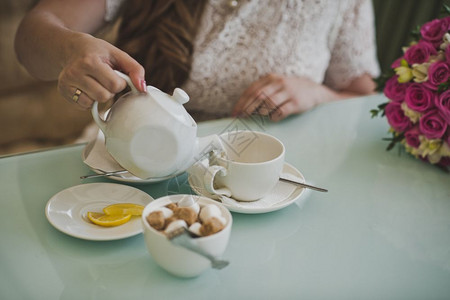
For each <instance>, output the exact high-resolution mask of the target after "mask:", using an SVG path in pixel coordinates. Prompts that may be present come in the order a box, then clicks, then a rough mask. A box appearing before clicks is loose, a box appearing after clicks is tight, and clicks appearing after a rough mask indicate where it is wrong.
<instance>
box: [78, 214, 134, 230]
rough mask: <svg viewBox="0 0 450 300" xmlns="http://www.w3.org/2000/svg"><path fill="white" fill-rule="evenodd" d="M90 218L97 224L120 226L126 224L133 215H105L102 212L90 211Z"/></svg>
mask: <svg viewBox="0 0 450 300" xmlns="http://www.w3.org/2000/svg"><path fill="white" fill-rule="evenodd" d="M87 217H88V219H89V220H90V221H91V222H92V223H94V224H97V225H100V226H105V227H112V226H118V225H122V224H125V223H126V222H128V221H130V219H131V215H130V214H128V215H105V214H102V213H97V212H91V211H90V212H88V213H87Z"/></svg>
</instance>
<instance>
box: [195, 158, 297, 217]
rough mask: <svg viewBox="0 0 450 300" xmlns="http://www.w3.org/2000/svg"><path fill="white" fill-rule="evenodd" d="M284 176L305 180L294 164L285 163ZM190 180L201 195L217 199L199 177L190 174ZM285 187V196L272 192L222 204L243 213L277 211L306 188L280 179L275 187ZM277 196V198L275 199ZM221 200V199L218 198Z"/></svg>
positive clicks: (294, 199) (292, 201) (276, 189)
mask: <svg viewBox="0 0 450 300" xmlns="http://www.w3.org/2000/svg"><path fill="white" fill-rule="evenodd" d="M282 175H283V177H286V178H288V179H291V180H296V181H299V182H304V181H305V178H304V177H303V175H302V173H300V171H299V170H297V169H296V168H295V167H294V166H292V165H290V164H288V163H285V164H284V166H283V171H282ZM188 182H189V185H190V186H191V188H192V190H193V191H194V192H195V193H196V194H197V195H200V196H205V197H208V198H211V199H215V200H217V199H218V197H217V195H213V194H210V193H209V192H208V191H206V190H205V189H204V188H202V185H201V184H200V183H199V182H198V179H197V178H196V177H195V176H191V175H189V176H188ZM281 189H283V190H284V191H285V192H286V191H287V193H285V194H284V196H281V197H280V198H281V199H280V198H278V196H280V195H277V194H276V193H273V192H272V193H271V194H269V195H268V196H266V197H264V198H262V199H260V200H257V201H251V202H242V201H239V203H238V204H237V205H233V204H229V203H223V202H222V204H223V205H224V206H225V207H226V208H228V209H229V210H230V211H233V212H237V213H243V214H260V213H267V212H271V211H276V210H279V209H282V208H284V207H286V206H288V205H290V204H292V203H294V201H296V200H297V199H299V198H300V196H302V195H303V193H304V191H305V189H304V188H302V187H299V186H294V185H292V184H290V183H286V182H281V181H279V182H278V183H277V185H276V186H275V188H274V191H278V190H281ZM275 198H277V199H275ZM231 199H232V197H231ZM218 201H219V200H218Z"/></svg>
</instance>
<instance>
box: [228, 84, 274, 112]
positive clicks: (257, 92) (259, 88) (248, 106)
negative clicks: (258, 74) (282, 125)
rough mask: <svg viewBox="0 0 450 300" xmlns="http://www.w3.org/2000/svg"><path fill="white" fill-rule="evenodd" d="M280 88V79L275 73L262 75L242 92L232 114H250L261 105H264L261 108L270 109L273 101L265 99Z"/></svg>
mask: <svg viewBox="0 0 450 300" xmlns="http://www.w3.org/2000/svg"><path fill="white" fill-rule="evenodd" d="M281 88H282V86H281V84H280V81H279V80H278V78H277V77H276V76H275V75H268V76H265V77H262V78H261V79H259V80H257V81H255V82H254V83H253V84H252V85H250V86H249V87H248V89H247V90H246V91H244V93H242V95H241V97H240V98H239V100H238V102H237V103H236V105H235V107H234V109H233V112H232V114H233V115H234V116H237V115H251V114H252V113H254V112H255V111H256V110H258V109H261V106H266V107H265V108H263V110H267V109H270V107H271V106H273V103H271V102H270V101H267V100H269V99H270V97H271V96H272V95H274V94H275V93H276V92H278V91H279V90H280V89H281Z"/></svg>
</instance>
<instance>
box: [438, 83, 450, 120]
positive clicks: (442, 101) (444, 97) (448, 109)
mask: <svg viewBox="0 0 450 300" xmlns="http://www.w3.org/2000/svg"><path fill="white" fill-rule="evenodd" d="M435 105H436V107H437V109H438V110H439V112H440V113H441V116H442V117H443V118H444V120H445V121H446V122H447V124H448V125H450V90H446V91H445V92H443V93H442V94H441V95H440V96H439V97H436V99H435Z"/></svg>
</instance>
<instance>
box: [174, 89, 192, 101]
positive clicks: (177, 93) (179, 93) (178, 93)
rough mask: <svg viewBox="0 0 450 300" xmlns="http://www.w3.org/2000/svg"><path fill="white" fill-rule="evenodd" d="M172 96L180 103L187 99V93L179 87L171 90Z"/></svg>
mask: <svg viewBox="0 0 450 300" xmlns="http://www.w3.org/2000/svg"><path fill="white" fill-rule="evenodd" d="M172 98H173V99H175V101H177V102H178V103H180V104H185V103H186V102H188V101H189V95H188V94H187V93H186V92H185V91H183V90H182V89H180V88H175V89H174V90H173V95H172Z"/></svg>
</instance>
